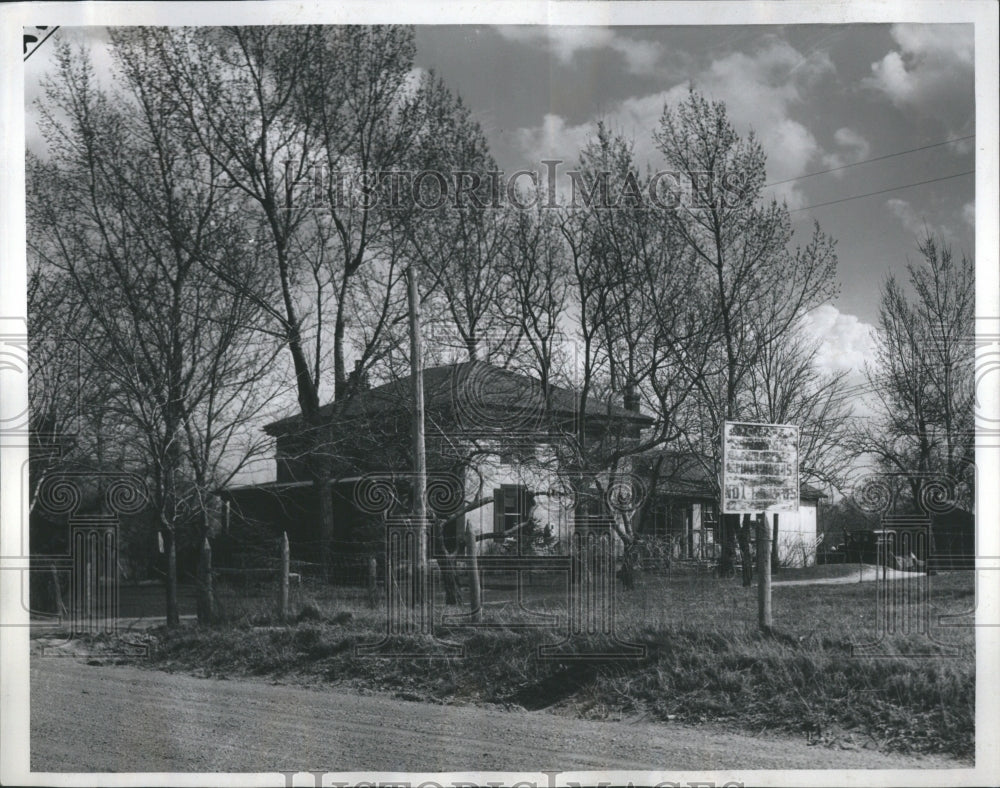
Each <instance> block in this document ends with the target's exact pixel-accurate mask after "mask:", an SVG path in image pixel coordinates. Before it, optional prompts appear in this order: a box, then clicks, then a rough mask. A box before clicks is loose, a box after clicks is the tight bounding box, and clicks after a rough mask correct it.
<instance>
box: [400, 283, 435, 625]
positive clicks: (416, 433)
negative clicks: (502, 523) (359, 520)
mask: <svg viewBox="0 0 1000 788" xmlns="http://www.w3.org/2000/svg"><path fill="white" fill-rule="evenodd" d="M406 282H407V285H408V290H409V302H410V369H411V378H412V380H413V517H414V519H415V520H416V523H417V566H416V569H417V572H416V575H417V577H416V588H415V589H414V591H415V593H414V601H415V602H416V603H417V604H418V605H419V606H420V613H419V616H420V631H421V632H422V633H424V634H427V633H429V632H430V612H429V602H430V599H429V596H430V594H429V585H430V584H429V579H430V578H429V577H428V571H427V454H426V449H425V446H424V373H423V351H422V348H421V340H420V292H419V291H418V290H417V272H416V270H415V269H414V268H413V267H412V266H410V267H409V268H407V269H406Z"/></svg>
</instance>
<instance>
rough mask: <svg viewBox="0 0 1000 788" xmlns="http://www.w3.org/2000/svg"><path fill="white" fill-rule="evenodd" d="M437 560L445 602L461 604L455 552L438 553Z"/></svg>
mask: <svg viewBox="0 0 1000 788" xmlns="http://www.w3.org/2000/svg"><path fill="white" fill-rule="evenodd" d="M437 562H438V566H439V567H441V582H442V584H443V585H444V601H445V604H448V605H460V604H462V589H461V587H460V586H459V584H458V562H457V561H456V560H455V554H454V553H449V552H447V551H445V552H443V553H442V554H440V555H438V557H437Z"/></svg>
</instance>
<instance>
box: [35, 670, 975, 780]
mask: <svg viewBox="0 0 1000 788" xmlns="http://www.w3.org/2000/svg"><path fill="white" fill-rule="evenodd" d="M31 766H32V769H33V770H36V771H167V772H172V771H196V772H210V771H269V772H277V771H279V770H306V769H324V770H328V771H348V770H350V771H368V770H371V771H381V772H385V771H425V772H435V771H458V770H461V771H470V770H475V771H479V770H514V769H517V770H525V769H564V770H566V769H655V770H676V769H699V770H704V769H715V768H734V769H762V768H785V769H806V768H808V769H816V768H840V769H845V768H880V769H886V768H954V767H955V766H957V764H956V763H954V762H952V761H948V760H945V759H940V760H939V759H932V758H905V757H902V756H889V755H883V754H879V753H877V752H872V751H868V750H833V749H829V748H826V747H823V746H816V747H810V746H808V745H807V744H806V743H805V742H804V741H802V740H792V739H778V738H766V739H765V738H756V737H752V736H747V735H733V734H730V733H724V732H721V731H713V730H706V729H703V728H688V727H683V726H679V725H678V726H674V725H670V724H656V723H647V722H637V723H634V724H630V723H627V722H594V721H586V720H576V719H568V718H565V717H559V716H555V715H552V714H548V713H545V712H523V711H521V712H517V711H502V710H495V709H491V708H477V707H472V706H439V705H433V704H428V703H411V702H407V701H401V700H396V699H394V698H391V697H388V696H379V695H362V694H356V693H353V692H351V691H348V690H343V689H329V688H323V689H312V688H303V687H294V686H278V685H273V684H267V683H264V682H258V681H245V680H239V681H223V680H218V679H200V678H195V677H192V676H187V675H179V674H170V673H163V672H160V671H153V670H144V669H139V668H133V667H123V666H93V665H88V664H86V663H85V662H82V661H81V660H79V659H76V658H71V657H70V658H67V657H41V658H39V657H33V659H32V668H31Z"/></svg>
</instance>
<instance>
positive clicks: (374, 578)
mask: <svg viewBox="0 0 1000 788" xmlns="http://www.w3.org/2000/svg"><path fill="white" fill-rule="evenodd" d="M376 605H378V561H377V560H376V559H375V556H371V558H369V559H368V607H375V606H376Z"/></svg>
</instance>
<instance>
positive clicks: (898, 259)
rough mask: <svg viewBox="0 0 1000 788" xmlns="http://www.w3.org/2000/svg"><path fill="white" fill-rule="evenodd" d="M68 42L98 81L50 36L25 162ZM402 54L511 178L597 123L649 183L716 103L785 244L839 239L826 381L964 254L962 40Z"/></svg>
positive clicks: (947, 36) (554, 40)
mask: <svg viewBox="0 0 1000 788" xmlns="http://www.w3.org/2000/svg"><path fill="white" fill-rule="evenodd" d="M69 39H72V40H74V41H77V42H85V43H88V44H89V45H90V46H91V52H92V56H93V57H94V59H95V63H96V65H97V67H98V72H99V73H107V72H108V71H109V69H110V65H111V61H110V57H109V55H108V53H107V51H106V45H105V42H106V33H105V31H104V29H103V28H67V29H60V30H59V31H57V32H56V33H55V34H54V35H53V37H52V38H51V39H50V40H49V41H48V42H46V44H45V45H44V46H43V47H42V48H40V49H39V51H37V52H35V53H34V54H33V55H32V57H31V58H30V59H29V61H28V62H27V63H26V64H25V65H26V84H25V93H26V101H27V102H28V106H27V107H26V134H27V140H28V146H29V148H31V147H33V146H37V145H38V144H39V136H38V133H37V129H36V128H35V127H34V122H35V118H36V117H37V109H35V108H33V107H32V106H31V102H32V101H33V100H34V99H36V98H38V97H39V96H40V95H41V90H40V88H39V86H38V80H39V77H40V75H41V74H43V73H45V72H46V71H48V70H50V69H51V67H52V57H51V55H52V52H53V51H54V46H53V44H54V43H55V42H56V41H58V40H69ZM416 44H417V54H416V68H417V69H418V70H420V71H427V70H433V71H435V72H436V73H437V74H438V75H440V76H441V77H443V79H444V80H445V82H446V83H447V85H448V86H449V87H450V88H451V89H452V90H453V91H454V92H456V93H458V94H459V95H460V96H461V97H462V99H463V100H464V101H465V103H466V104H467V105H468V106H469V107H470V109H471V111H472V113H473V114H474V116H475V118H476V119H477V120H478V121H479V123H480V124H481V126H482V127H483V130H484V132H485V134H486V136H487V139H488V140H489V143H490V146H491V149H492V152H493V154H494V157H495V158H496V160H497V162H498V164H499V165H500V167H501V168H502V169H503V170H504V171H505V172H508V173H510V172H513V171H515V170H518V169H522V168H526V169H531V170H538V171H541V170H542V165H541V163H540V162H541V161H542V160H543V159H552V158H555V159H560V160H562V161H565V162H567V163H568V164H569V166H572V163H574V162H575V160H576V158H577V155H578V152H579V150H580V148H581V147H582V145H583V144H584V143H585V141H586V140H587V138H588V136H589V135H590V134H591V133H592V131H593V129H594V125H595V123H596V122H597V121H598V120H603V121H605V122H606V123H608V124H609V125H610V126H611V127H612V128H613V129H615V130H617V131H621V132H623V133H624V134H626V135H627V136H628V137H630V138H632V139H633V140H634V144H635V151H636V155H637V159H639V160H640V161H642V162H648V163H649V164H650V165H651V166H653V167H654V168H655V167H656V166H657V156H658V154H657V153H656V151H655V148H654V145H653V142H652V131H653V130H654V129H655V128H656V126H657V122H658V120H659V117H660V115H661V113H662V111H663V107H664V104H672V103H675V102H677V101H678V100H680V99H682V98H683V97H684V95H685V94H686V92H687V90H688V89H689V86H694V87H695V88H696V89H697V90H699V91H700V92H702V93H704V94H706V95H708V96H709V97H711V98H714V99H719V100H722V101H724V102H725V103H726V105H727V108H728V111H729V114H730V116H731V118H732V120H733V121H734V123H735V124H736V126H737V129H738V130H739V131H740V132H741V133H747V132H749V131H750V130H753V131H754V132H755V134H756V135H757V136H758V138H759V139H760V141H761V144H762V145H763V147H764V150H765V153H766V154H767V180H768V183H770V184H773V185H772V186H769V187H768V188H767V190H766V192H767V193H768V194H771V195H774V197H775V198H777V199H779V200H784V201H786V203H787V205H788V207H789V209H790V210H791V211H792V214H791V215H792V218H793V221H794V229H795V231H796V239H798V240H800V241H802V242H803V243H804V242H805V241H806V240H807V239H808V236H809V234H810V233H811V231H812V224H813V222H814V221H815V222H819V224H820V226H821V227H822V229H823V230H824V231H825V232H826V233H828V234H830V235H832V236H833V237H834V238H835V239H836V240H837V252H838V257H839V279H840V285H841V293H840V295H839V297H838V298H837V300H836V301H835V302H833V303H830V304H826V305H824V306H822V307H820V308H819V309H817V310H815V311H814V312H813V313H812V314H810V315H809V316H808V318H807V319H806V321H805V327H806V330H807V331H809V332H810V333H812V334H813V335H814V336H815V337H816V338H817V339H818V340H819V342H820V344H821V350H820V354H819V356H818V361H817V363H818V364H819V365H820V366H821V367H822V368H823V369H824V370H827V371H831V372H838V373H844V374H847V375H850V376H851V377H852V378H858V376H859V375H860V370H861V368H862V365H863V363H864V361H865V360H866V359H868V358H870V357H871V352H872V328H873V326H874V324H875V323H876V322H877V318H878V303H879V288H880V286H881V284H882V283H883V281H884V280H885V278H886V276H888V275H889V274H895V275H897V276H901V277H903V278H905V267H906V264H907V262H908V261H916V260H917V259H918V257H919V254H918V252H917V249H916V244H917V240H918V235H919V234H921V233H922V232H923V231H924V229H925V228H926V229H929V230H930V231H931V232H933V233H936V234H938V235H940V236H942V237H943V238H944V239H945V240H946V241H947V242H949V243H950V244H951V245H952V246H953V248H954V250H955V251H956V252H965V253H966V254H968V255H970V256H972V255H973V254H974V248H973V238H974V233H973V226H974V219H975V206H974V193H975V192H974V188H975V178H974V176H973V175H971V174H963V173H970V171H971V170H972V169H973V167H974V158H975V144H976V140H975V137H974V135H975V127H974V115H975V106H974V90H973V88H974V62H973V27H972V25H946V24H938V25H883V24H853V25H794V26H739V27H730V26H694V27H692V26H688V27H542V26H508V27H503V26H500V27H498V26H474V25H450V26H444V25H442V26H418V28H417V32H416ZM949 140H957V141H953V142H948V141H949ZM941 143H945V144H941ZM916 148H922V149H923V150H917V151H914V149H916ZM907 151H910V152H907ZM897 154H899V155H897ZM869 159H879V160H877V161H867V160H869ZM859 162H865V163H859ZM856 163H858V164H857V166H849V167H846V168H845V165H854V164H856ZM837 168H841V169H837ZM826 170H834V171H833V172H823V171H826ZM813 173H819V174H815V175H814V174H813ZM804 176H808V177H804ZM952 176H954V177H952ZM898 187H906V188H898ZM873 192H878V193H876V194H872V193H873ZM866 195H867V196H866Z"/></svg>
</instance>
